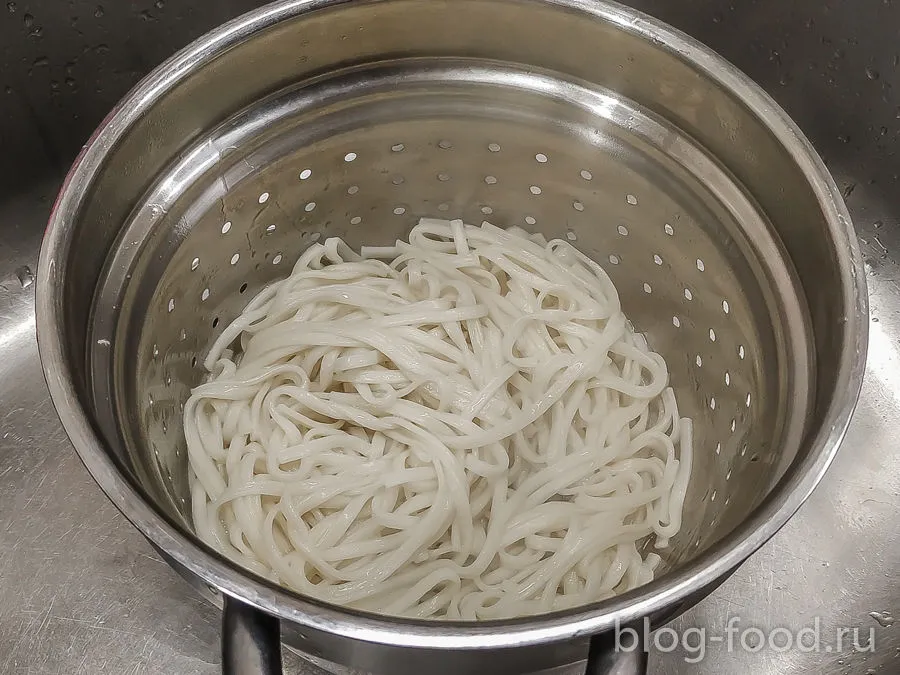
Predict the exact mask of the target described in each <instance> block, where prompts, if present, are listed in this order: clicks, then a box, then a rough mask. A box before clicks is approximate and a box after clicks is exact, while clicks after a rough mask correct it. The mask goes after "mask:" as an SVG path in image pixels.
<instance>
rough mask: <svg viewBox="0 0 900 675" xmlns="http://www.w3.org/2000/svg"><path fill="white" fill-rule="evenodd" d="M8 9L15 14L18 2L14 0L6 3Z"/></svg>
mask: <svg viewBox="0 0 900 675" xmlns="http://www.w3.org/2000/svg"><path fill="white" fill-rule="evenodd" d="M6 9H7V10H9V13H10V14H15V13H16V3H14V2H7V3H6Z"/></svg>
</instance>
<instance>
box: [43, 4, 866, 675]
mask: <svg viewBox="0 0 900 675" xmlns="http://www.w3.org/2000/svg"><path fill="white" fill-rule="evenodd" d="M307 171H308V172H309V173H307ZM442 214H453V215H455V216H458V217H461V218H464V219H469V220H475V221H476V222H477V221H479V220H481V219H482V218H484V217H485V216H486V215H488V214H490V217H491V219H492V220H493V222H496V223H500V224H517V225H522V226H524V227H532V228H537V229H541V230H542V231H545V232H547V233H548V234H551V235H554V236H569V237H570V238H576V239H577V240H578V241H579V242H580V244H579V245H580V246H581V247H582V248H583V250H585V251H586V252H589V254H591V255H593V256H594V257H595V258H596V259H597V260H598V261H600V262H601V263H602V264H604V266H605V267H606V268H607V269H608V271H609V273H610V275H611V277H612V278H613V280H614V281H615V282H616V284H617V287H618V288H619V289H620V292H621V295H622V301H623V306H624V308H625V309H626V312H627V313H629V316H630V317H631V318H632V320H633V321H634V323H635V325H637V326H638V327H639V328H640V329H641V330H643V331H645V332H646V333H647V334H648V336H649V337H650V339H651V342H652V344H653V345H654V348H656V349H657V350H658V351H660V352H661V353H662V354H663V355H664V356H665V357H666V359H667V362H668V363H669V366H670V371H671V373H672V384H673V386H674V387H675V390H676V394H677V395H678V396H679V397H680V400H681V402H682V403H681V405H682V407H683V408H684V409H685V414H688V415H691V416H693V417H694V418H695V428H696V429H697V441H696V443H697V450H696V452H697V462H696V464H697V469H696V470H695V473H694V476H693V478H692V482H691V488H690V494H689V497H688V501H687V504H686V514H687V515H686V520H685V524H684V527H683V530H682V532H681V534H680V535H679V537H678V539H677V540H676V541H675V542H673V547H672V548H671V550H670V551H669V553H668V554H667V556H666V558H665V560H664V573H663V574H661V575H659V576H658V578H657V579H656V580H655V581H653V582H652V583H650V584H648V585H646V586H644V587H642V588H639V589H637V590H636V591H633V592H630V593H627V594H624V595H621V596H619V597H616V598H614V599H611V600H607V601H604V602H601V603H596V604H591V605H586V606H584V607H580V608H578V609H575V610H571V611H567V612H561V613H557V614H553V615H547V616H540V617H531V618H526V619H521V620H516V621H506V622H484V623H480V624H477V625H474V624H464V623H460V624H455V623H439V624H436V623H429V622H421V621H412V620H400V619H394V618H387V617H381V616H375V615H367V614H363V613H360V612H356V611H351V610H347V609H343V608H339V607H332V606H327V605H325V604H323V603H319V602H316V601H313V600H310V599H308V598H304V597H300V596H299V595H297V594H294V593H291V592H288V591H287V590H285V589H282V588H280V587H276V586H274V585H273V584H271V583H268V582H266V581H265V580H262V579H260V578H257V577H255V576H254V575H252V574H250V573H249V572H247V571H246V570H243V569H241V568H239V567H237V566H235V565H234V564H233V563H231V562H229V561H227V560H226V559H224V558H223V557H222V556H220V555H219V554H217V553H216V552H215V551H213V550H211V549H210V548H208V547H207V546H205V545H204V544H202V543H201V542H200V541H199V540H198V539H197V538H196V537H195V536H194V535H193V534H192V527H191V522H190V514H189V508H185V502H186V497H187V492H186V491H187V485H186V478H185V475H186V469H185V465H186V461H187V460H186V456H185V452H184V441H183V438H181V437H180V435H179V434H180V428H181V424H180V405H181V404H183V403H184V400H185V399H186V398H187V392H188V391H189V389H190V387H191V386H192V385H193V384H195V383H196V382H197V378H198V376H199V374H198V372H197V370H196V368H195V367H194V364H195V363H196V359H197V357H198V356H202V353H203V351H204V350H205V349H206V348H207V346H208V345H209V343H210V341H211V338H212V337H213V336H214V334H215V332H216V328H217V326H219V324H220V323H221V324H222V325H223V326H224V325H226V324H227V322H228V320H229V319H230V318H233V317H234V316H235V315H236V314H237V313H238V312H239V311H240V309H241V306H242V304H243V301H242V297H243V293H244V292H245V291H247V290H250V291H251V292H252V291H254V290H257V289H258V288H260V287H262V286H263V285H264V284H266V283H269V282H270V281H272V280H273V279H277V278H278V277H279V276H283V275H284V274H285V273H286V272H287V271H288V270H289V265H288V264H287V263H286V264H285V265H280V263H281V262H282V260H284V259H286V258H287V259H291V258H292V257H294V256H296V255H297V254H298V253H299V252H300V251H301V250H302V249H303V248H305V246H307V245H308V244H309V243H310V242H311V241H313V240H314V238H315V237H316V236H321V235H322V234H330V233H339V234H340V235H341V236H344V237H347V238H349V239H350V240H351V242H352V240H353V239H354V238H356V239H357V242H356V243H359V242H361V241H363V240H364V241H366V243H378V241H380V240H387V241H392V240H393V239H394V238H395V237H396V236H401V235H402V233H403V232H404V231H405V230H407V229H408V228H409V226H410V224H411V223H412V222H414V221H415V220H416V219H417V218H419V217H421V216H429V215H430V216H435V215H437V216H439V217H442ZM38 280H39V281H38V291H37V306H36V313H37V329H38V340H39V347H40V353H41V359H42V362H43V367H44V372H45V376H46V379H47V382H48V385H49V388H50V392H51V395H52V398H53V402H54V404H55V406H56V408H57V410H58V412H59V415H60V417H61V419H62V422H63V424H64V426H65V428H66V431H67V433H68V434H69V436H70V438H71V440H72V442H73V443H74V445H75V447H76V449H77V451H78V453H79V455H80V456H81V458H82V460H83V461H84V463H85V465H86V466H87V468H88V470H89V471H90V473H91V474H92V476H93V477H94V479H95V480H96V481H97V482H98V483H99V485H100V486H101V487H102V489H103V490H104V491H105V492H106V494H107V495H108V496H109V498H110V499H111V500H112V501H113V502H114V503H115V505H116V506H117V507H118V508H119V509H120V510H121V511H122V513H123V514H125V516H126V517H127V518H128V519H129V520H130V521H131V522H132V523H133V524H134V525H135V526H136V527H137V528H138V529H140V531H141V532H142V533H143V534H144V535H145V536H146V537H147V538H148V539H149V540H150V541H151V542H152V543H153V545H154V546H155V547H156V548H157V549H158V550H159V551H160V552H161V553H162V554H163V555H164V556H165V558H166V559H167V560H168V561H169V562H170V563H171V564H172V565H173V566H174V567H175V568H176V569H177V570H178V571H179V572H181V573H182V574H183V575H184V576H185V577H186V578H188V579H189V580H190V581H192V582H193V583H194V584H195V585H196V586H198V587H199V588H202V589H204V590H206V589H209V590H208V593H212V594H214V595H215V596H216V597H217V598H218V597H220V598H224V606H225V620H224V624H223V625H224V630H225V634H224V635H223V655H224V665H225V670H226V671H228V672H251V669H252V668H256V669H261V670H267V671H274V670H276V669H278V668H279V661H280V659H279V656H278V639H277V638H278V633H279V623H280V636H281V638H282V639H283V640H284V642H285V643H286V644H288V645H290V646H292V647H294V648H296V649H298V650H300V651H301V652H303V653H305V654H308V655H311V656H313V657H316V658H319V659H322V660H324V661H328V662H332V663H336V664H340V665H346V666H351V667H356V668H363V669H366V670H369V671H372V672H377V673H392V674H400V675H402V674H403V673H417V672H422V671H424V670H428V671H429V672H432V673H436V674H439V673H459V672H474V671H475V670H476V669H484V668H489V669H490V671H491V672H493V673H521V672H525V671H530V672H535V671H541V670H549V669H553V668H556V667H558V666H561V665H564V664H571V663H574V662H576V661H578V660H581V659H584V658H586V657H588V655H589V656H590V659H589V664H588V669H589V672H594V673H600V672H617V673H624V672H636V671H639V670H641V669H642V668H643V667H644V660H645V659H644V657H645V655H644V653H643V650H641V649H636V650H633V651H625V650H621V649H618V650H617V649H616V648H615V640H614V639H613V638H614V637H615V635H616V632H615V631H616V630H617V629H618V628H620V627H622V626H627V625H633V624H634V623H635V622H640V621H641V620H643V619H645V618H649V619H650V620H652V621H654V622H659V621H664V620H667V619H668V618H671V617H672V616H674V615H675V614H677V613H679V612H680V611H683V609H685V608H686V607H687V606H688V605H689V604H690V603H692V602H696V601H697V600H698V599H699V598H700V597H702V596H703V595H704V594H705V593H707V592H709V591H710V590H711V589H712V588H714V587H715V586H716V585H717V584H718V583H720V582H721V581H722V580H723V579H724V578H725V577H726V576H727V575H728V574H729V573H730V572H731V571H732V570H734V569H735V568H736V567H737V566H738V565H740V564H741V562H742V561H744V560H745V559H746V558H747V557H748V556H750V555H751V554H752V553H753V552H754V551H756V550H757V549H758V548H759V547H760V546H761V545H762V544H763V543H765V542H766V541H767V540H768V539H769V538H770V537H771V536H772V535H773V534H774V533H775V532H777V531H778V529H779V528H780V527H781V526H782V525H783V524H784V523H785V522H786V521H787V520H788V519H789V518H790V517H791V515H792V514H793V513H794V512H795V511H796V510H797V509H798V508H799V506H800V505H801V504H802V503H803V501H804V500H805V499H806V498H807V497H808V496H809V494H810V493H811V491H812V490H813V489H814V487H815V486H816V485H817V484H818V482H819V480H820V479H821V477H822V475H823V473H824V472H825V471H826V469H827V468H828V466H829V464H830V463H831V461H832V459H833V457H834V455H835V453H836V452H837V449H838V446H839V444H840V441H841V439H842V438H843V435H844V432H845V430H846V428H847V425H848V422H849V420H850V417H851V414H852V412H853V409H854V406H855V403H856V399H857V396H858V393H859V390H860V384H861V379H862V374H863V367H864V362H865V345H866V341H867V321H866V316H867V300H866V288H865V275H864V274H863V271H862V263H861V257H860V254H859V251H858V249H857V244H856V237H855V235H854V231H853V228H852V225H851V223H850V219H849V216H848V215H847V212H846V209H845V207H844V204H843V202H842V200H841V197H840V195H839V193H838V191H837V189H836V187H835V185H834V183H833V181H832V180H831V178H830V176H829V175H828V173H827V171H826V169H825V168H824V166H823V164H822V162H821V161H820V160H819V158H818V156H817V155H816V154H815V152H814V151H813V149H812V148H811V146H810V145H809V143H808V142H807V141H806V140H805V138H804V137H803V136H802V134H801V133H800V131H799V130H798V129H797V128H796V126H795V125H794V124H793V123H792V122H791V121H790V120H789V119H788V118H787V116H786V115H785V114H784V113H783V112H782V111H781V110H780V109H779V108H778V107H777V106H776V105H775V103H774V102H773V101H772V100H771V99H770V98H768V97H767V96H766V95H765V94H764V93H763V92H762V91H761V90H760V89H759V88H757V87H756V86H755V85H754V84H753V83H752V82H750V81H749V80H748V79H747V78H746V77H745V76H743V75H742V74H741V73H739V72H737V71H736V70H735V69H734V68H733V67H732V66H730V65H729V64H728V63H726V62H724V61H723V60H722V59H721V58H719V57H717V56H716V55H715V54H713V53H712V52H711V51H710V50H708V49H707V48H705V47H703V46H702V45H700V44H698V43H696V42H695V41H693V40H691V39H690V38H688V37H686V36H685V35H683V34H680V33H678V32H676V31H675V30H673V29H671V28H669V27H667V26H665V25H662V24H661V23H659V22H657V21H655V20H653V19H651V18H649V17H647V16H645V15H642V14H640V13H638V12H635V11H633V10H630V9H626V8H624V7H621V6H619V5H616V4H613V3H610V2H589V1H586V0H552V1H551V0H520V1H513V0H457V1H456V2H453V3H449V2H436V1H434V0H367V1H362V2H347V1H340V0H286V1H282V2H277V3H275V4H272V5H269V6H267V7H263V8H261V9H259V10H256V11H254V12H251V13H250V14H247V15H245V16H243V17H241V18H239V19H237V20H235V21H233V22H231V23H229V24H226V25H224V26H222V27H221V28H219V29H217V30H215V31H214V32H212V33H210V34H208V35H206V36H205V37H203V38H201V39H200V40H198V41H197V42H195V43H194V44H192V45H191V46H189V47H188V48H187V49H185V50H184V51H182V52H180V53H179V54H177V55H176V56H175V57H173V58H172V59H170V60H169V61H167V62H166V63H164V64H162V65H161V66H160V67H159V68H157V69H156V70H155V71H154V72H153V73H152V74H151V75H150V76H148V77H147V78H146V79H145V80H144V81H143V82H141V83H140V84H139V85H138V86H137V87H136V88H135V89H134V90H133V91H132V92H131V93H130V94H129V95H128V96H127V97H126V98H125V99H124V100H123V101H122V102H121V103H120V104H119V106H118V107H117V108H116V109H115V110H114V111H113V112H112V113H111V114H110V116H109V117H108V118H107V119H106V121H105V122H104V123H103V125H102V126H101V128H100V129H99V130H98V131H97V132H96V133H95V135H94V136H93V138H92V139H91V140H90V142H89V143H88V144H87V145H86V146H85V148H84V149H83V151H82V152H81V154H80V156H79V157H78V159H77V160H76V162H75V165H74V167H73V168H72V170H71V172H70V173H69V175H68V177H67V179H66V181H65V184H64V186H63V188H62V191H61V193H60V195H59V198H58V200H57V203H56V205H55V207H54V210H53V213H52V216H51V220H50V223H49V227H48V230H47V233H46V237H45V241H44V245H43V248H42V251H41V258H40V266H39V272H38ZM247 297H250V296H247ZM220 594H221V595H220ZM592 636H593V639H591V638H592ZM589 645H590V648H589Z"/></svg>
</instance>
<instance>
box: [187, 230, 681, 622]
mask: <svg viewBox="0 0 900 675" xmlns="http://www.w3.org/2000/svg"><path fill="white" fill-rule="evenodd" d="M385 261H387V262H385ZM204 365H205V368H206V369H207V370H209V371H210V373H211V374H210V375H209V378H208V380H207V381H206V382H205V383H204V384H202V385H200V386H198V387H197V388H196V389H194V391H193V393H192V396H191V397H190V399H189V400H188V402H187V404H186V405H185V410H184V432H185V437H186V440H187V447H188V451H189V457H190V468H191V478H190V480H191V493H192V502H193V504H192V508H193V518H194V525H195V527H196V530H197V533H198V534H199V535H200V536H201V537H202V538H203V539H204V540H205V541H206V542H208V543H209V544H211V545H212V546H214V547H215V548H216V549H218V550H219V551H221V552H223V553H224V554H225V555H227V556H228V557H230V558H232V559H233V560H235V561H236V562H237V563H239V564H240V565H243V566H244V567H246V568H248V569H250V570H252V571H253V572H256V573H258V574H260V575H263V576H265V577H267V578H270V579H272V580H274V581H275V582H277V583H280V584H282V585H284V586H286V587H288V588H291V589H294V590H296V591H299V592H300V593H303V594H307V595H309V596H313V597H315V598H319V599H321V600H324V601H328V602H331V603H335V604H339V605H345V606H352V607H356V608H360V609H366V610H371V611H376V612H378V613H380V614H388V615H403V616H416V617H430V618H435V619H463V620H479V619H492V618H507V617H514V616H523V615H533V614H538V613H543V612H547V611H551V610H557V609H563V608H568V607H573V606H576V605H583V604H586V603H589V602H593V601H597V600H600V599H603V598H607V597H609V596H612V595H614V594H617V593H621V592H623V591H626V590H630V589H633V588H635V587H636V586H639V585H641V584H644V583H646V582H648V581H650V580H651V579H652V578H653V573H654V570H655V568H656V566H657V564H658V563H659V561H660V558H659V556H658V555H656V554H655V553H647V554H644V550H645V549H646V548H647V544H648V543H651V542H652V543H655V545H656V546H657V547H664V546H666V545H667V542H668V539H669V538H670V537H672V536H673V535H675V534H676V533H677V532H678V531H679V529H680V527H681V513H682V506H683V502H684V497H685V491H686V488H687V483H688V479H689V477H690V471H691V421H690V420H689V419H680V418H679V416H678V410H677V406H676V403H675V396H674V394H673V392H672V390H671V389H670V388H669V387H668V371H667V368H666V364H665V362H664V361H663V359H662V357H660V356H659V355H658V354H656V353H653V352H652V351H650V349H649V348H648V346H647V343H646V341H645V340H644V339H643V337H642V336H641V335H639V334H636V333H635V332H634V330H633V329H632V327H631V325H630V323H629V322H628V321H627V319H626V317H625V316H624V315H623V313H622V310H621V308H620V306H619V298H618V294H617V292H616V289H615V287H614V286H613V284H612V282H611V281H610V279H609V278H608V277H607V275H606V274H605V273H604V271H603V270H602V268H601V267H600V266H599V265H597V264H596V263H595V262H593V261H592V260H590V259H589V258H587V257H586V256H584V255H583V254H582V253H580V252H579V251H578V250H577V249H575V248H574V247H573V246H572V245H571V244H569V243H568V242H565V241H561V240H554V241H550V242H547V241H546V240H545V239H544V238H543V237H542V236H541V235H530V234H527V233H525V232H524V231H522V230H520V229H518V228H512V229H510V230H502V229H499V228H497V227H494V226H493V225H490V224H488V223H484V224H483V225H482V226H481V227H474V226H471V225H465V224H463V223H462V221H452V222H447V221H438V220H422V221H420V223H419V224H418V225H417V226H416V227H415V228H414V229H413V230H412V232H411V233H410V235H409V240H408V242H401V241H398V242H397V243H396V245H395V246H392V247H379V248H367V247H363V248H362V250H361V255H359V254H357V253H355V252H353V251H352V250H351V249H350V248H349V247H348V246H347V245H346V244H345V243H344V242H343V241H341V240H340V239H328V240H327V241H325V242H324V243H321V244H319V243H317V244H314V245H313V246H312V247H310V248H309V249H308V250H307V251H306V252H305V253H304V254H303V256H302V257H301V258H300V259H299V261H298V262H297V264H296V265H295V266H294V269H293V271H292V273H291V275H290V276H289V277H288V278H287V279H284V280H283V281H280V282H278V283H275V284H273V285H271V286H269V287H267V288H265V289H264V290H263V291H262V292H261V293H260V294H259V295H258V296H257V297H256V298H254V299H253V300H252V301H251V302H250V303H249V304H248V305H247V307H246V309H245V310H244V311H243V313H242V314H241V315H240V316H239V317H238V318H237V319H236V320H235V321H234V322H233V323H232V324H231V325H229V326H228V327H227V328H226V329H225V330H224V332H223V333H222V334H221V336H220V337H219V338H218V340H216V342H215V344H214V345H213V347H212V349H211V350H210V352H209V355H208V357H207V358H206V361H205V364H204Z"/></svg>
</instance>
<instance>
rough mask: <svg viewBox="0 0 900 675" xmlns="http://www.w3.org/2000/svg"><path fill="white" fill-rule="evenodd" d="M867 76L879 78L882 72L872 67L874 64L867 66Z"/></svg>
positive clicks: (871, 78) (872, 78) (873, 78)
mask: <svg viewBox="0 0 900 675" xmlns="http://www.w3.org/2000/svg"><path fill="white" fill-rule="evenodd" d="M866 77H868V78H869V79H870V80H877V79H878V78H879V77H881V73H879V72H878V71H877V70H875V69H874V68H872V66H867V67H866Z"/></svg>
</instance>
